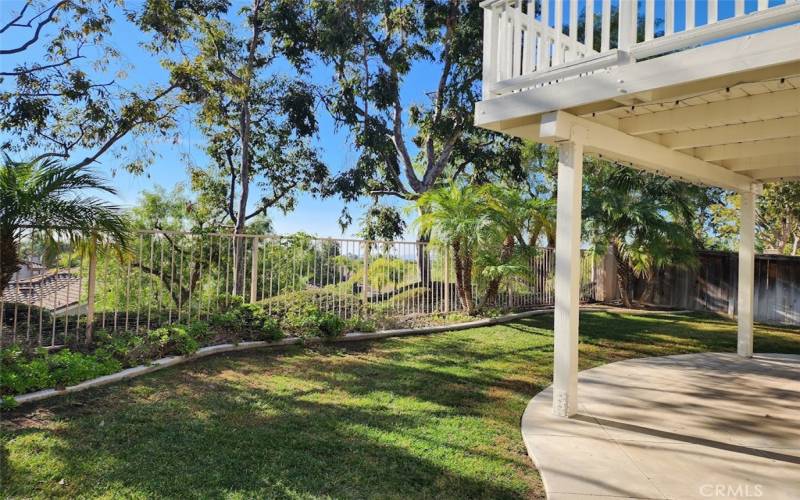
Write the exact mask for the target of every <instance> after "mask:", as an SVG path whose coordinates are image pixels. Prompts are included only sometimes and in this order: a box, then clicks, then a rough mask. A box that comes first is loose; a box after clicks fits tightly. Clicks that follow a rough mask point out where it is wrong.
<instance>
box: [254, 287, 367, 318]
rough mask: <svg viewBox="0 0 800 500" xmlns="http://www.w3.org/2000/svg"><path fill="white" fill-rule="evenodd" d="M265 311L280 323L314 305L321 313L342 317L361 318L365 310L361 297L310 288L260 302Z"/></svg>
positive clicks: (331, 290)
mask: <svg viewBox="0 0 800 500" xmlns="http://www.w3.org/2000/svg"><path fill="white" fill-rule="evenodd" d="M260 304H261V306H262V307H263V309H264V310H265V311H266V312H267V313H269V314H271V315H272V316H273V317H275V318H278V320H279V321H281V322H282V321H283V319H284V318H285V317H286V316H287V315H288V314H289V313H290V312H293V313H294V314H298V313H300V312H302V311H303V310H304V309H305V307H306V306H308V305H312V306H314V307H315V308H316V309H317V310H319V311H321V312H335V313H337V314H338V315H339V316H341V317H345V318H352V317H356V316H359V315H360V314H361V313H362V312H363V309H364V303H363V301H362V300H361V296H360V295H355V294H353V293H348V292H343V291H341V290H337V289H335V288H333V287H325V288H309V289H307V290H300V291H297V292H291V293H285V294H282V295H276V296H275V297H271V298H269V299H265V300H263V301H261V302H260Z"/></svg>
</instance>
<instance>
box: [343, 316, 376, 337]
mask: <svg viewBox="0 0 800 500" xmlns="http://www.w3.org/2000/svg"><path fill="white" fill-rule="evenodd" d="M377 329H378V323H377V321H375V319H372V318H370V319H364V318H361V317H357V318H350V319H348V320H347V321H345V322H344V331H346V332H363V333H367V332H374V331H376V330H377Z"/></svg>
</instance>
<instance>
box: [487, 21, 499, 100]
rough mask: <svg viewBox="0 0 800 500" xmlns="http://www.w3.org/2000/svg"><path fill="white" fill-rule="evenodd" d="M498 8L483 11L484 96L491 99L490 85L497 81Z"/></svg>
mask: <svg viewBox="0 0 800 500" xmlns="http://www.w3.org/2000/svg"><path fill="white" fill-rule="evenodd" d="M499 22H500V18H499V16H498V15H497V9H495V8H491V9H486V10H484V11H483V98H484V99H489V85H491V84H492V83H494V82H496V81H497V66H496V65H495V61H496V60H497V28H498V24H499Z"/></svg>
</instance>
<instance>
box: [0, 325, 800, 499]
mask: <svg viewBox="0 0 800 500" xmlns="http://www.w3.org/2000/svg"><path fill="white" fill-rule="evenodd" d="M551 330H552V316H551V315H547V316H537V317H533V318H529V319H526V320H522V321H519V322H516V323H512V324H508V325H503V326H495V327H490V328H478V329H474V330H468V331H462V332H451V333H445V334H438V335H431V336H425V337H406V338H398V339H389V340H385V341H378V342H364V343H354V344H349V345H346V346H321V347H316V348H313V349H311V348H305V349H303V348H290V349H286V350H284V351H280V352H275V351H268V350H261V351H250V352H241V353H236V354H228V355H224V356H219V357H215V358H207V359H204V360H200V361H198V362H197V363H194V364H191V365H186V366H183V367H179V368H176V369H170V370H165V371H163V372H159V373H156V374H152V375H149V376H147V377H144V378H141V379H137V380H136V381H135V382H133V383H129V384H124V385H123V384H120V385H116V386H112V387H108V388H104V389H100V390H95V391H91V392H88V393H84V394H80V395H74V396H69V397H66V398H61V399H59V400H56V401H55V402H53V401H51V402H46V403H44V404H42V405H40V406H38V407H33V408H27V409H23V411H20V412H18V413H17V414H14V415H12V416H11V422H9V423H7V424H4V431H3V433H2V440H3V442H2V444H3V456H2V459H3V474H4V477H3V478H2V479H3V492H4V494H5V495H8V496H64V497H74V496H98V495H103V494H105V495H111V496H133V497H136V496H139V497H154V496H161V497H181V498H193V497H203V498H208V497H211V498H215V497H228V496H232V497H247V498H252V497H264V498H285V497H294V498H310V497H346V498H351V497H359V498H365V497H370V498H374V497H379V498H409V497H415V498H521V497H532V496H540V495H543V490H542V487H541V483H540V482H539V479H538V475H537V474H536V473H535V471H534V470H533V469H532V468H531V467H530V462H529V461H528V458H527V455H526V453H525V448H524V446H523V445H522V442H521V439H520V436H519V419H520V416H521V414H522V411H523V409H524V408H525V405H526V404H527V401H528V399H529V398H530V397H532V396H533V395H534V394H536V393H537V392H539V391H540V390H542V389H543V388H545V387H547V386H548V385H549V384H550V381H551V377H552V368H551V367H552V357H553V353H552V331H551ZM759 334H761V335H759ZM756 348H757V350H760V351H773V350H774V351H777V352H787V353H795V352H800V332H797V331H789V332H784V331H783V330H782V329H776V330H774V331H773V330H769V331H768V332H767V331H766V330H764V329H757V330H756ZM709 350H711V351H732V350H735V325H734V324H732V323H730V322H726V321H723V320H720V319H718V318H707V317H705V316H698V315H694V314H692V315H682V314H673V315H668V316H659V317H654V316H630V315H617V314H613V313H591V314H584V315H582V320H581V366H582V367H589V366H595V365H599V364H603V363H607V362H610V361H616V360H619V359H627V358H632V357H642V356H657V355H666V354H677V353H686V352H700V351H709ZM687 410H688V409H687ZM61 479H64V481H65V484H59V483H60V481H61Z"/></svg>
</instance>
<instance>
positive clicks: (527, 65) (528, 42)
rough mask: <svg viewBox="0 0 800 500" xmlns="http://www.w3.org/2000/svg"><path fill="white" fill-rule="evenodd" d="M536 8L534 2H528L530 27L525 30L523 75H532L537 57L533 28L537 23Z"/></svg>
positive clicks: (531, 0)
mask: <svg viewBox="0 0 800 500" xmlns="http://www.w3.org/2000/svg"><path fill="white" fill-rule="evenodd" d="M520 1H521V0H520ZM534 7H535V6H534V5H533V0H530V1H529V2H528V23H527V24H528V26H527V28H526V29H525V47H524V49H523V54H522V73H523V74H528V73H530V72H531V71H532V70H531V66H532V65H533V64H534V57H535V53H534V50H535V47H534V43H536V42H535V40H536V35H535V33H534V30H533V26H534V24H535V23H536V20H535V19H534V17H533V15H534V10H535V8H534ZM534 69H535V68H534Z"/></svg>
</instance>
